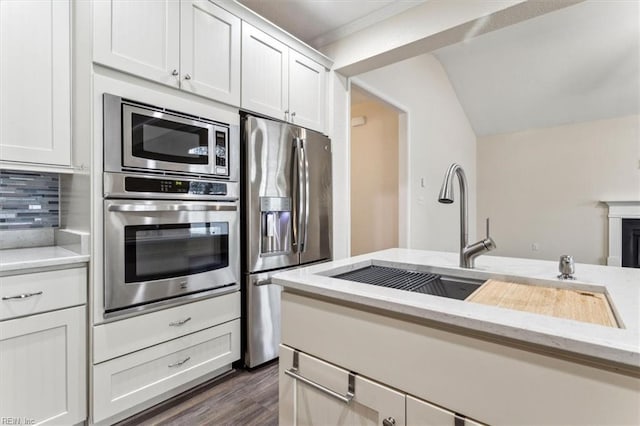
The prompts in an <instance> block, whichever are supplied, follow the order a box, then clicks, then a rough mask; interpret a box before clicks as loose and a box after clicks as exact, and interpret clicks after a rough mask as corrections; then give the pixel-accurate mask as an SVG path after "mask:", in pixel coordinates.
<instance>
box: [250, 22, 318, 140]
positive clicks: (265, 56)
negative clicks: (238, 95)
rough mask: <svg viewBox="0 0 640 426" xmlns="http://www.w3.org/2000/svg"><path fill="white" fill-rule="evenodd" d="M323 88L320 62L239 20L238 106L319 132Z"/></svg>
mask: <svg viewBox="0 0 640 426" xmlns="http://www.w3.org/2000/svg"><path fill="white" fill-rule="evenodd" d="M325 88H326V71H325V68H324V66H323V65H320V64H318V63H316V62H315V61H313V60H311V59H309V58H307V57H306V56H304V55H301V54H300V53H298V52H296V51H295V50H293V49H290V48H289V47H287V46H286V45H285V44H283V43H281V42H280V41H278V40H276V39H274V38H273V37H271V36H269V35H267V34H265V33H264V32H262V31H260V30H259V29H257V28H255V27H253V26H251V25H250V24H248V23H246V22H243V23H242V103H241V105H242V108H244V109H247V110H249V111H255V112H257V113H260V114H264V115H267V116H270V117H274V118H277V119H280V120H285V121H289V122H291V123H293V124H297V125H300V126H303V127H308V128H310V129H313V130H317V131H319V132H323V131H324V121H325V106H326V89H325Z"/></svg>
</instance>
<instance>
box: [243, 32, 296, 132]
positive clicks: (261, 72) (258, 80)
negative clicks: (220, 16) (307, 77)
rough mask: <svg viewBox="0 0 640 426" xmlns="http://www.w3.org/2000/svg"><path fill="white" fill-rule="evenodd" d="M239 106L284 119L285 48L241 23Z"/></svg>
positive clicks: (286, 86)
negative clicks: (240, 88)
mask: <svg viewBox="0 0 640 426" xmlns="http://www.w3.org/2000/svg"><path fill="white" fill-rule="evenodd" d="M242 107H243V108H245V109H248V110H250V111H255V112H258V113H261V114H264V115H268V116H270V117H274V118H277V119H280V120H286V119H288V117H287V114H288V112H289V111H288V108H289V48H288V47H287V46H286V45H284V44H283V43H280V42H279V41H278V40H276V39H274V38H273V37H270V36H269V35H267V34H265V33H263V32H262V31H260V30H259V29H257V28H255V27H253V26H251V25H249V24H247V23H246V22H243V23H242Z"/></svg>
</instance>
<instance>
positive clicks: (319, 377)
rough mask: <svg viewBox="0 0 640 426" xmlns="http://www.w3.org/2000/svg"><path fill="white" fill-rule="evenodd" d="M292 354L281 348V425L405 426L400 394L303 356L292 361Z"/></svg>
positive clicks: (402, 395)
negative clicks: (288, 372) (288, 371)
mask: <svg viewBox="0 0 640 426" xmlns="http://www.w3.org/2000/svg"><path fill="white" fill-rule="evenodd" d="M294 353H295V351H294V350H293V349H291V348H289V347H287V346H282V345H281V346H280V373H279V374H280V409H279V416H280V417H279V421H280V424H283V425H293V424H295V425H356V424H357V425H381V424H384V425H389V426H392V425H396V426H401V425H404V424H405V395H404V394H403V393H401V392H398V391H396V390H393V389H391V388H389V387H386V386H383V385H381V384H379V383H376V382H373V381H371V380H368V379H366V378H364V377H362V376H358V375H356V374H352V373H350V372H349V371H347V370H344V369H342V368H339V367H336V366H334V365H331V364H328V363H326V362H324V361H322V360H319V359H317V358H314V357H311V356H309V355H306V354H304V353H298V355H297V357H298V362H294ZM296 365H297V368H295V366H296ZM291 369H293V370H294V371H295V374H297V375H298V377H302V378H294V377H292V376H291V375H288V374H287V373H285V371H287V370H291ZM350 382H351V385H350ZM350 387H351V389H350ZM350 391H351V394H350ZM383 422H385V423H383Z"/></svg>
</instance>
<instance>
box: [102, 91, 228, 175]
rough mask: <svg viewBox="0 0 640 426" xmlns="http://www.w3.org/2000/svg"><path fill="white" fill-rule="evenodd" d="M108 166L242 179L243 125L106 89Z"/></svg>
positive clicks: (109, 168)
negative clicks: (109, 91)
mask: <svg viewBox="0 0 640 426" xmlns="http://www.w3.org/2000/svg"><path fill="white" fill-rule="evenodd" d="M103 104H104V105H103V106H104V171H105V172H156V173H168V174H186V175H196V176H205V177H215V178H223V179H229V180H232V181H237V177H238V166H239V154H238V152H239V130H238V126H231V125H228V124H224V123H220V122H216V121H213V120H209V119H206V118H202V117H196V116H191V115H188V114H185V113H179V112H175V111H172V110H168V109H166V108H161V107H157V106H151V105H147V104H143V103H139V102H135V101H131V100H127V99H124V98H121V97H119V96H114V95H110V94H108V93H105V94H104V98H103Z"/></svg>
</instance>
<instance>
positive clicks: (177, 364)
mask: <svg viewBox="0 0 640 426" xmlns="http://www.w3.org/2000/svg"><path fill="white" fill-rule="evenodd" d="M190 359H191V357H190V356H188V357H186V358H185V359H183V360H182V361H178V362H174V363H173V364H169V365H168V366H167V367H169V368H173V367H180V366H181V365H182V364H184V363H185V362H187V361H189V360H190Z"/></svg>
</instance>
